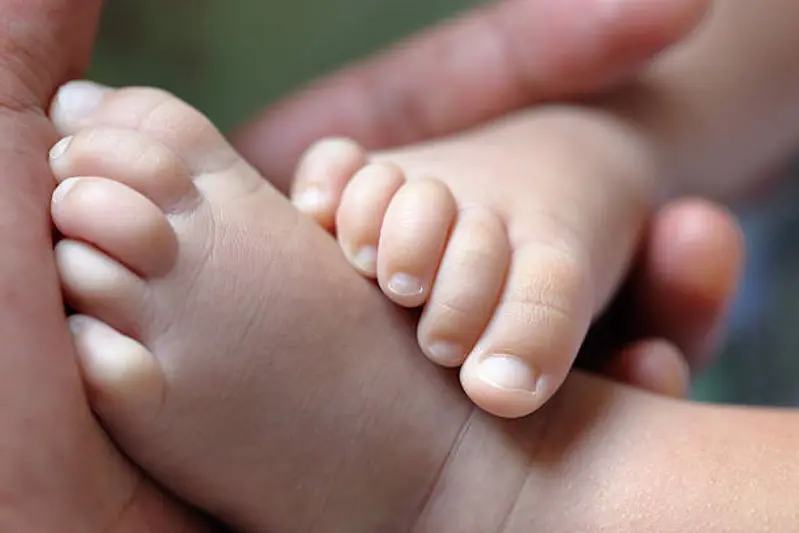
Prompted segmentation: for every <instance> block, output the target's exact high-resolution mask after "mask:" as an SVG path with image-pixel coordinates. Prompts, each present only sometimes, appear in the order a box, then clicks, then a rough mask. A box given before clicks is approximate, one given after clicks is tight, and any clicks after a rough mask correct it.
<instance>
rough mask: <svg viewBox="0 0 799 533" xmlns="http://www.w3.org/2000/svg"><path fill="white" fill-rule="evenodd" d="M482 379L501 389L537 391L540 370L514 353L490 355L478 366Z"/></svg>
mask: <svg viewBox="0 0 799 533" xmlns="http://www.w3.org/2000/svg"><path fill="white" fill-rule="evenodd" d="M477 375H478V377H479V378H480V379H482V380H483V381H485V382H486V383H489V384H491V385H494V386H495V387H499V388H500V389H506V390H515V391H522V392H529V393H535V391H536V386H537V381H538V372H536V371H535V370H533V369H532V368H531V367H530V366H529V365H527V364H526V363H525V362H524V361H522V360H521V359H519V358H518V357H515V356H513V355H507V354H499V355H490V356H488V357H486V358H485V359H483V360H482V361H480V363H479V364H478V366H477Z"/></svg>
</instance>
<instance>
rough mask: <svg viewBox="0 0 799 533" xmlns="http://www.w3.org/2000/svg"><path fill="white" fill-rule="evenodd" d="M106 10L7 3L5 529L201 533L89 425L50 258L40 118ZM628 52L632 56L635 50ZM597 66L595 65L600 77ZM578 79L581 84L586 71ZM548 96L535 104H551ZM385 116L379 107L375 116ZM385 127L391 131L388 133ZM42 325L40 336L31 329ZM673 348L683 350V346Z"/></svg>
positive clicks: (420, 89)
mask: <svg viewBox="0 0 799 533" xmlns="http://www.w3.org/2000/svg"><path fill="white" fill-rule="evenodd" d="M667 4H668V5H667ZM695 4H696V5H698V4H699V3H695ZM670 5H671V3H664V4H663V6H659V7H657V9H671V8H670V7H668V6H670ZM518 6H519V7H516V8H514V9H523V3H519V4H518ZM664 6H665V7H664ZM98 8H99V3H98V2H95V1H85V0H81V1H80V2H78V1H77V0H36V1H31V0H25V1H24V2H23V1H20V0H3V2H0V13H2V17H3V19H4V22H5V24H4V27H13V28H14V32H13V33H9V34H7V35H5V36H4V37H3V39H2V46H0V49H2V51H3V61H2V62H1V63H0V65H2V69H0V104H2V108H3V110H4V111H3V113H2V116H3V118H2V123H0V128H3V131H4V132H5V134H4V137H3V138H4V143H5V145H6V147H7V149H6V150H4V151H3V154H2V157H3V163H4V168H6V169H7V176H8V177H9V179H14V180H15V182H14V185H15V186H11V187H7V188H5V189H4V191H3V194H2V196H0V202H1V203H2V205H3V209H2V213H3V216H2V219H0V220H3V221H4V222H3V223H2V225H0V241H2V245H3V249H4V250H5V253H4V257H5V259H4V260H3V262H2V263H0V287H2V288H3V291H4V293H5V294H6V301H7V302H8V305H7V306H6V307H5V309H6V311H4V312H3V317H2V320H1V321H0V324H2V326H0V338H2V341H3V342H2V345H3V359H2V363H1V364H2V365H3V373H2V375H3V376H5V377H4V378H3V379H4V380H5V382H4V385H3V387H1V388H0V389H1V390H2V402H0V426H2V427H3V428H4V434H6V435H14V436H15V437H14V438H13V439H7V440H5V441H4V444H3V449H2V452H3V453H2V455H1V456H2V458H3V459H2V461H3V468H2V469H0V470H2V472H3V474H2V476H3V479H2V484H1V486H3V487H6V489H5V490H4V492H3V495H2V504H1V505H2V509H3V513H2V520H3V522H2V529H3V531H10V532H13V531H23V532H29V531H37V530H41V531H53V530H58V531H65V532H69V531H77V532H83V531H95V530H97V531H100V530H102V531H113V532H124V531H135V532H141V531H148V529H147V528H149V530H152V531H170V532H175V531H184V530H185V531H198V530H201V529H202V528H203V526H201V525H200V523H199V522H197V521H194V520H193V519H192V518H190V517H191V515H189V514H187V513H186V512H185V511H184V510H182V508H180V507H179V506H176V505H175V504H174V503H173V502H170V500H168V499H165V498H164V496H163V495H161V494H160V493H159V492H158V491H157V490H155V489H154V488H153V487H152V485H150V484H148V483H145V482H142V481H141V479H140V478H139V475H138V474H137V473H136V471H135V470H133V469H132V468H131V467H130V466H128V465H127V463H125V461H124V460H123V459H122V458H121V456H120V455H119V454H117V453H116V452H115V451H114V450H113V448H112V447H110V446H109V444H108V442H107V440H106V439H105V437H104V436H103V434H102V432H101V431H100V430H99V428H98V427H97V426H96V424H95V422H94V421H93V419H92V417H91V416H90V413H89V411H88V408H87V407H86V404H85V398H84V395H83V392H82V390H81V384H80V380H79V378H78V374H77V370H76V368H75V366H74V364H73V363H72V361H71V356H72V354H71V349H70V342H69V338H68V333H67V330H66V327H65V321H64V316H63V311H62V307H61V303H60V296H59V293H58V288H57V284H56V279H55V273H54V267H53V264H52V259H51V255H50V254H51V252H50V250H51V243H50V229H49V224H48V222H47V217H46V206H47V197H48V196H49V192H50V190H51V188H52V181H51V178H50V177H49V174H48V171H47V168H46V164H45V158H44V156H43V154H44V153H45V152H46V150H47V149H48V148H49V146H50V145H51V144H52V143H53V142H54V140H55V133H54V132H53V130H52V129H51V127H50V125H49V124H48V123H47V122H46V121H45V120H44V113H43V111H42V109H44V108H45V107H46V104H47V101H48V100H49V98H50V96H51V95H52V94H53V92H54V91H55V88H56V87H57V86H58V85H59V84H60V83H61V82H62V81H64V80H65V79H67V78H69V77H72V76H74V75H76V74H78V73H79V72H80V71H81V70H82V67H83V66H84V65H85V62H86V59H87V57H88V53H89V49H90V45H91V40H92V36H93V33H94V25H95V22H96V19H97V11H98ZM653 13H655V14H657V13H661V14H662V12H653ZM658 19H659V15H658V16H654V15H653V20H658ZM664 20H671V18H670V17H665V18H664ZM611 27H612V26H611ZM575 31H579V30H575ZM669 32H671V30H669V29H668V28H667V29H666V31H665V32H664V35H665V37H664V41H663V42H664V44H665V42H666V41H669V40H671V38H676V37H678V36H679V32H673V33H671V38H669V37H668V33H669ZM512 34H513V35H517V36H520V38H524V37H526V32H524V31H521V30H513V32H512ZM441 35H442V34H438V37H436V36H435V35H433V36H432V37H428V40H427V42H428V43H431V44H432V43H435V42H441V41H440V39H442V37H441ZM465 35H467V36H469V35H472V34H470V33H468V32H467V33H466V34H465ZM570 35H571V36H572V37H578V36H579V34H577V33H572V34H570ZM564 36H567V35H565V34H564ZM639 37H640V36H639ZM460 38H463V37H460ZM603 38H604V37H603ZM464 40H465V41H466V42H469V41H468V39H466V38H464ZM564 40H565V42H570V41H569V40H568V39H564ZM575 42H582V41H580V40H579V39H577V40H576V41H575ZM624 42H626V43H627V45H629V46H631V47H632V46H633V45H634V44H635V39H627V40H626V41H624ZM614 50H615V51H616V52H615V53H618V54H619V57H621V56H623V55H624V54H621V53H620V50H621V47H619V48H614ZM650 51H652V52H654V50H652V49H650ZM395 57H398V58H399V59H397V61H399V64H400V65H402V64H404V65H406V67H405V68H409V65H410V62H409V60H410V57H409V56H405V57H406V59H402V56H401V55H397V56H395ZM539 57H544V58H545V57H546V56H545V55H541V56H539ZM614 57H616V56H614V53H611V54H609V55H608V58H609V62H610V63H611V64H612V63H613V61H612V60H611V59H613V58H614ZM640 59H643V58H637V59H636V60H635V61H627V60H625V61H626V62H625V63H624V64H625V65H627V66H628V67H630V68H631V69H632V68H633V67H635V66H638V65H640V61H639V60H640ZM600 64H601V62H597V63H596V65H597V69H598V70H601V67H600V66H599V65H600ZM573 72H575V73H577V74H579V73H580V70H579V69H576V70H574V71H573ZM576 77H577V76H576ZM464 79H467V80H468V79H469V78H468V77H466V78H464ZM408 90H409V93H410V94H411V95H414V94H416V95H419V94H423V93H424V92H426V91H427V87H425V86H424V84H423V83H421V84H420V85H418V86H411V87H408ZM543 92H545V91H540V92H539V93H538V94H536V95H533V97H531V98H530V100H534V99H535V98H537V97H542V93H543ZM503 94H504V92H503V91H497V92H493V91H492V92H489V93H487V96H485V98H486V100H487V101H488V102H489V103H490V102H491V101H492V100H494V99H495V103H496V107H494V106H492V105H487V107H489V108H492V109H494V110H495V111H494V112H495V113H496V112H499V111H500V110H507V109H509V108H510V107H512V106H513V105H518V103H517V102H518V101H517V102H516V103H509V102H511V100H506V99H505V98H504V97H503V96H502V95H503ZM345 97H346V95H344V96H343V97H342V98H345ZM417 97H418V96H417ZM411 98H413V96H411ZM524 100H525V101H527V98H526V97H525V98H524ZM369 107H370V106H364V108H365V109H368V108H369ZM378 107H379V106H375V107H374V109H375V111H376V112H377V111H378ZM294 109H302V106H297V107H295V108H294ZM482 118H487V116H484V117H482ZM474 119H475V117H471V118H470V120H474ZM452 120H453V116H452V115H445V116H444V118H443V119H442V122H441V124H443V127H444V128H443V129H444V130H446V129H447V128H448V127H449V128H450V129H456V128H458V127H462V126H466V125H469V124H467V123H466V122H468V120H466V121H464V122H459V123H457V124H455V123H454V122H452ZM290 123H291V120H290V119H285V120H284V125H285V124H290ZM306 123H307V121H306ZM447 123H449V124H450V125H449V126H447ZM386 128H387V129H392V128H393V126H392V125H391V124H390V123H388V124H386ZM419 135H422V134H421V133H420V134H419ZM256 137H257V136H256ZM262 141H264V142H265V143H266V144H260V142H259V144H260V145H261V146H271V145H272V144H270V143H269V142H268V139H264V138H262ZM280 151H281V149H280V147H279V145H275V148H274V150H273V153H275V152H280ZM704 213H705V214H707V213H708V211H704ZM728 227H729V226H728ZM708 237H709V238H710V240H711V241H712V242H716V243H718V242H721V241H720V240H718V237H719V236H718V235H708ZM713 239H716V240H713ZM728 242H729V241H728ZM673 244H674V243H669V246H667V247H666V248H665V249H664V250H663V255H664V256H665V255H668V253H669V250H672V251H673V250H677V249H679V245H678V246H677V247H676V248H672V245H673ZM656 255H657V254H656ZM655 277H657V276H655ZM722 300H723V299H720V300H719V301H722ZM677 307H679V306H677ZM719 308H721V306H719ZM33 316H35V317H36V321H35V326H34V323H33V322H32V321H31V317H33ZM667 329H669V328H666V330H667ZM676 329H679V328H676ZM666 330H664V333H665V331H666ZM674 338H675V339H676V340H677V341H678V343H679V335H675V336H674ZM647 353H656V351H655V350H648V351H647ZM31 390H36V391H37V393H36V401H35V402H31V401H30V391H31ZM22 398H24V399H25V401H21V399H22ZM34 442H35V443H36V445H35V446H33V445H32V443H34ZM42 443H46V445H42ZM67 458H68V459H67ZM42 465H46V467H45V468H42ZM54 480H56V481H55V482H54ZM98 502H100V503H99V504H98Z"/></svg>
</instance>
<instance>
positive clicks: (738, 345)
mask: <svg viewBox="0 0 799 533" xmlns="http://www.w3.org/2000/svg"><path fill="white" fill-rule="evenodd" d="M478 3H480V2H479V0H382V1H381V0H271V1H266V0H106V8H105V14H104V17H103V23H102V27H101V32H100V40H99V46H98V48H97V50H96V53H95V58H94V63H93V67H92V71H91V76H92V77H93V78H94V79H96V80H98V81H102V82H105V83H108V84H111V85H130V84H136V85H156V86H160V87H164V88H167V89H169V90H171V91H173V92H175V93H176V94H178V95H179V96H181V97H183V98H184V99H186V100H188V101H189V102H191V103H192V104H194V105H195V106H197V107H198V108H200V109H201V110H203V111H204V112H205V113H207V114H208V115H209V116H210V117H211V118H212V119H213V120H214V121H215V122H216V123H217V124H218V125H219V126H220V128H222V129H223V130H224V129H228V128H229V127H231V126H233V125H234V124H236V123H238V122H240V121H242V120H244V119H246V118H247V117H248V116H251V115H252V114H253V113H254V112H255V111H257V110H259V109H260V108H262V107H263V106H264V105H266V104H268V103H269V102H271V101H273V100H274V99H276V98H278V97H279V96H281V95H284V94H285V93H287V92H289V91H291V90H292V89H294V88H296V87H297V86H299V85H301V84H303V83H304V82H306V81H308V80H310V79H312V78H313V77H315V76H318V75H320V74H323V73H325V72H328V71H331V70H333V69H335V68H336V67H338V66H340V65H342V64H343V63H345V62H347V61H350V60H353V59H356V58H358V57H362V56H364V55H366V54H368V53H370V52H372V51H374V50H376V49H378V48H380V47H382V46H384V45H386V44H388V43H390V42H392V41H394V40H396V39H397V38H399V37H402V36H404V35H407V34H409V33H411V32H412V31H414V30H417V29H419V28H422V27H424V26H427V25H430V24H432V23H434V22H436V21H438V20H441V19H443V18H445V17H447V16H450V15H452V14H453V13H455V12H457V11H458V10H460V9H463V8H465V7H468V6H471V5H475V4H478ZM781 192H782V194H780V195H779V199H771V200H767V201H764V202H761V203H759V204H758V205H756V206H753V207H751V208H750V209H748V210H747V211H746V212H745V213H743V216H744V220H745V224H746V228H747V232H748V237H749V242H750V247H751V260H750V264H749V267H748V269H747V277H746V283H745V284H744V288H743V291H742V293H741V296H740V297H739V299H738V302H737V304H736V306H735V309H734V311H733V313H732V320H731V325H730V328H729V333H730V335H729V340H728V341H727V343H726V345H725V346H724V348H723V350H722V351H723V354H722V355H723V356H722V357H721V358H720V359H719V362H718V363H717V364H716V365H715V366H714V367H713V368H712V369H711V371H709V372H707V373H706V374H705V375H703V376H701V377H700V379H699V380H698V381H697V383H696V386H695V396H696V397H697V398H699V399H703V400H714V401H728V402H743V403H762V404H777V405H799V387H797V384H796V382H797V379H796V378H797V377H798V376H799V357H797V356H796V354H797V353H799V328H798V327H797V325H796V322H797V320H796V318H797V317H799V297H797V296H799V246H797V244H799V237H797V235H799V216H798V214H799V187H796V186H794V187H791V188H790V190H789V191H788V193H787V194H785V191H781Z"/></svg>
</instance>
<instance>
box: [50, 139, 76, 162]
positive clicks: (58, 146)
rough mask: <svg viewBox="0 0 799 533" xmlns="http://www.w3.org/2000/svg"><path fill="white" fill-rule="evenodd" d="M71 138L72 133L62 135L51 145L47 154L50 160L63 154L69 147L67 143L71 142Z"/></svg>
mask: <svg viewBox="0 0 799 533" xmlns="http://www.w3.org/2000/svg"><path fill="white" fill-rule="evenodd" d="M72 139H73V137H72V135H70V136H69V137H64V138H63V139H61V140H60V141H58V142H57V143H55V144H54V145H53V147H52V148H50V154H49V155H50V160H51V161H52V160H55V159H58V158H59V157H61V156H62V155H64V154H65V153H66V151H67V148H69V145H70V144H72Z"/></svg>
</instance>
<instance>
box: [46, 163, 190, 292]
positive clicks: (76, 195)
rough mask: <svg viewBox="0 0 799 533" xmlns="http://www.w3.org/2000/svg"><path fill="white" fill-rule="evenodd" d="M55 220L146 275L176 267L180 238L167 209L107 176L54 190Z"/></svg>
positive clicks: (72, 182) (64, 229)
mask: <svg viewBox="0 0 799 533" xmlns="http://www.w3.org/2000/svg"><path fill="white" fill-rule="evenodd" d="M51 211H52V217H53V223H54V224H55V226H56V228H57V229H58V230H59V231H60V232H61V234H62V235H63V236H65V237H66V238H69V239H75V240H80V241H83V242H87V243H91V244H92V245H94V246H95V247H96V248H98V249H100V250H102V251H103V252H104V253H105V254H106V255H108V256H110V257H113V258H114V259H115V260H117V261H119V262H120V263H122V264H124V265H125V266H127V267H128V268H129V269H131V270H133V271H134V272H136V273H138V274H139V275H141V276H145V277H151V276H160V275H163V274H166V273H168V272H169V271H170V270H171V269H172V268H173V266H174V264H175V261H176V259H177V253H178V241H177V236H176V235H175V233H174V231H173V229H172V226H170V224H169V222H168V220H167V218H166V216H165V215H164V214H163V212H162V211H161V210H160V209H159V208H158V207H157V206H156V205H155V204H154V203H152V202H151V201H150V200H149V199H148V198H146V197H145V196H143V195H141V194H140V193H138V192H136V191H135V190H133V189H131V188H129V187H127V186H125V185H123V184H121V183H118V182H116V181H112V180H109V179H104V178H68V179H66V180H64V181H62V182H61V183H60V184H59V186H58V187H57V188H56V189H55V191H54V192H53V197H52V207H51Z"/></svg>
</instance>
